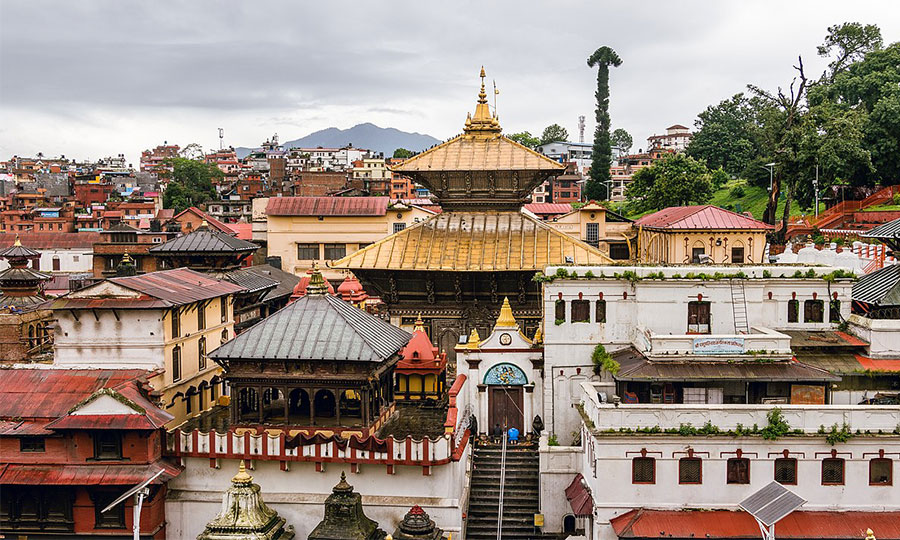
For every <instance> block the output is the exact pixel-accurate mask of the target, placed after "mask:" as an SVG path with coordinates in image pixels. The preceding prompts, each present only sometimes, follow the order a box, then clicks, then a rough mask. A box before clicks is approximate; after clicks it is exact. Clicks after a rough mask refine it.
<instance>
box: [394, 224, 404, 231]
mask: <svg viewBox="0 0 900 540" xmlns="http://www.w3.org/2000/svg"><path fill="white" fill-rule="evenodd" d="M403 230H406V223H394V233H398V232H400V231H403Z"/></svg>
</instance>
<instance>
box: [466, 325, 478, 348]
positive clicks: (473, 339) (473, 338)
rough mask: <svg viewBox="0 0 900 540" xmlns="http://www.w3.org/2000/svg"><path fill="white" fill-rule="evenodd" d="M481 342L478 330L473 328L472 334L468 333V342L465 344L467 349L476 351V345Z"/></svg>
mask: <svg viewBox="0 0 900 540" xmlns="http://www.w3.org/2000/svg"><path fill="white" fill-rule="evenodd" d="M480 342H481V336H479V335H478V329H477V328H473V329H472V332H471V333H469V341H468V342H467V343H466V348H467V349H477V348H478V344H479V343H480Z"/></svg>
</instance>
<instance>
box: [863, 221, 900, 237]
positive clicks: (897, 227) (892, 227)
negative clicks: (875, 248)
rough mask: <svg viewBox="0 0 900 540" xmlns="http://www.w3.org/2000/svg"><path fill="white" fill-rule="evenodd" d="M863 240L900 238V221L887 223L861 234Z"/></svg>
mask: <svg viewBox="0 0 900 540" xmlns="http://www.w3.org/2000/svg"><path fill="white" fill-rule="evenodd" d="M862 236H863V238H900V219H895V220H894V221H888V222H887V223H885V224H883V225H879V226H877V227H875V228H873V229H871V230H869V231H867V232H864V233H863V234H862Z"/></svg>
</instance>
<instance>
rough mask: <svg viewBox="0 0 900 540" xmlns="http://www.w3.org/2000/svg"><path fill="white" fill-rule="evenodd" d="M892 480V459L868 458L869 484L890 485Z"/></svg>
mask: <svg viewBox="0 0 900 540" xmlns="http://www.w3.org/2000/svg"><path fill="white" fill-rule="evenodd" d="M893 481H894V461H893V460H891V459H888V458H875V459H872V460H869V485H870V486H890V485H891V484H893Z"/></svg>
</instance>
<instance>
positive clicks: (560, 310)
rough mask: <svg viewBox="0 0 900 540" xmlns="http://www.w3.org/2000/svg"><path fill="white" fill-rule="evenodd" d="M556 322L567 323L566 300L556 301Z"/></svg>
mask: <svg viewBox="0 0 900 540" xmlns="http://www.w3.org/2000/svg"><path fill="white" fill-rule="evenodd" d="M556 321H557V322H560V321H562V322H565V321H566V301H565V300H557V301H556Z"/></svg>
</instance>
